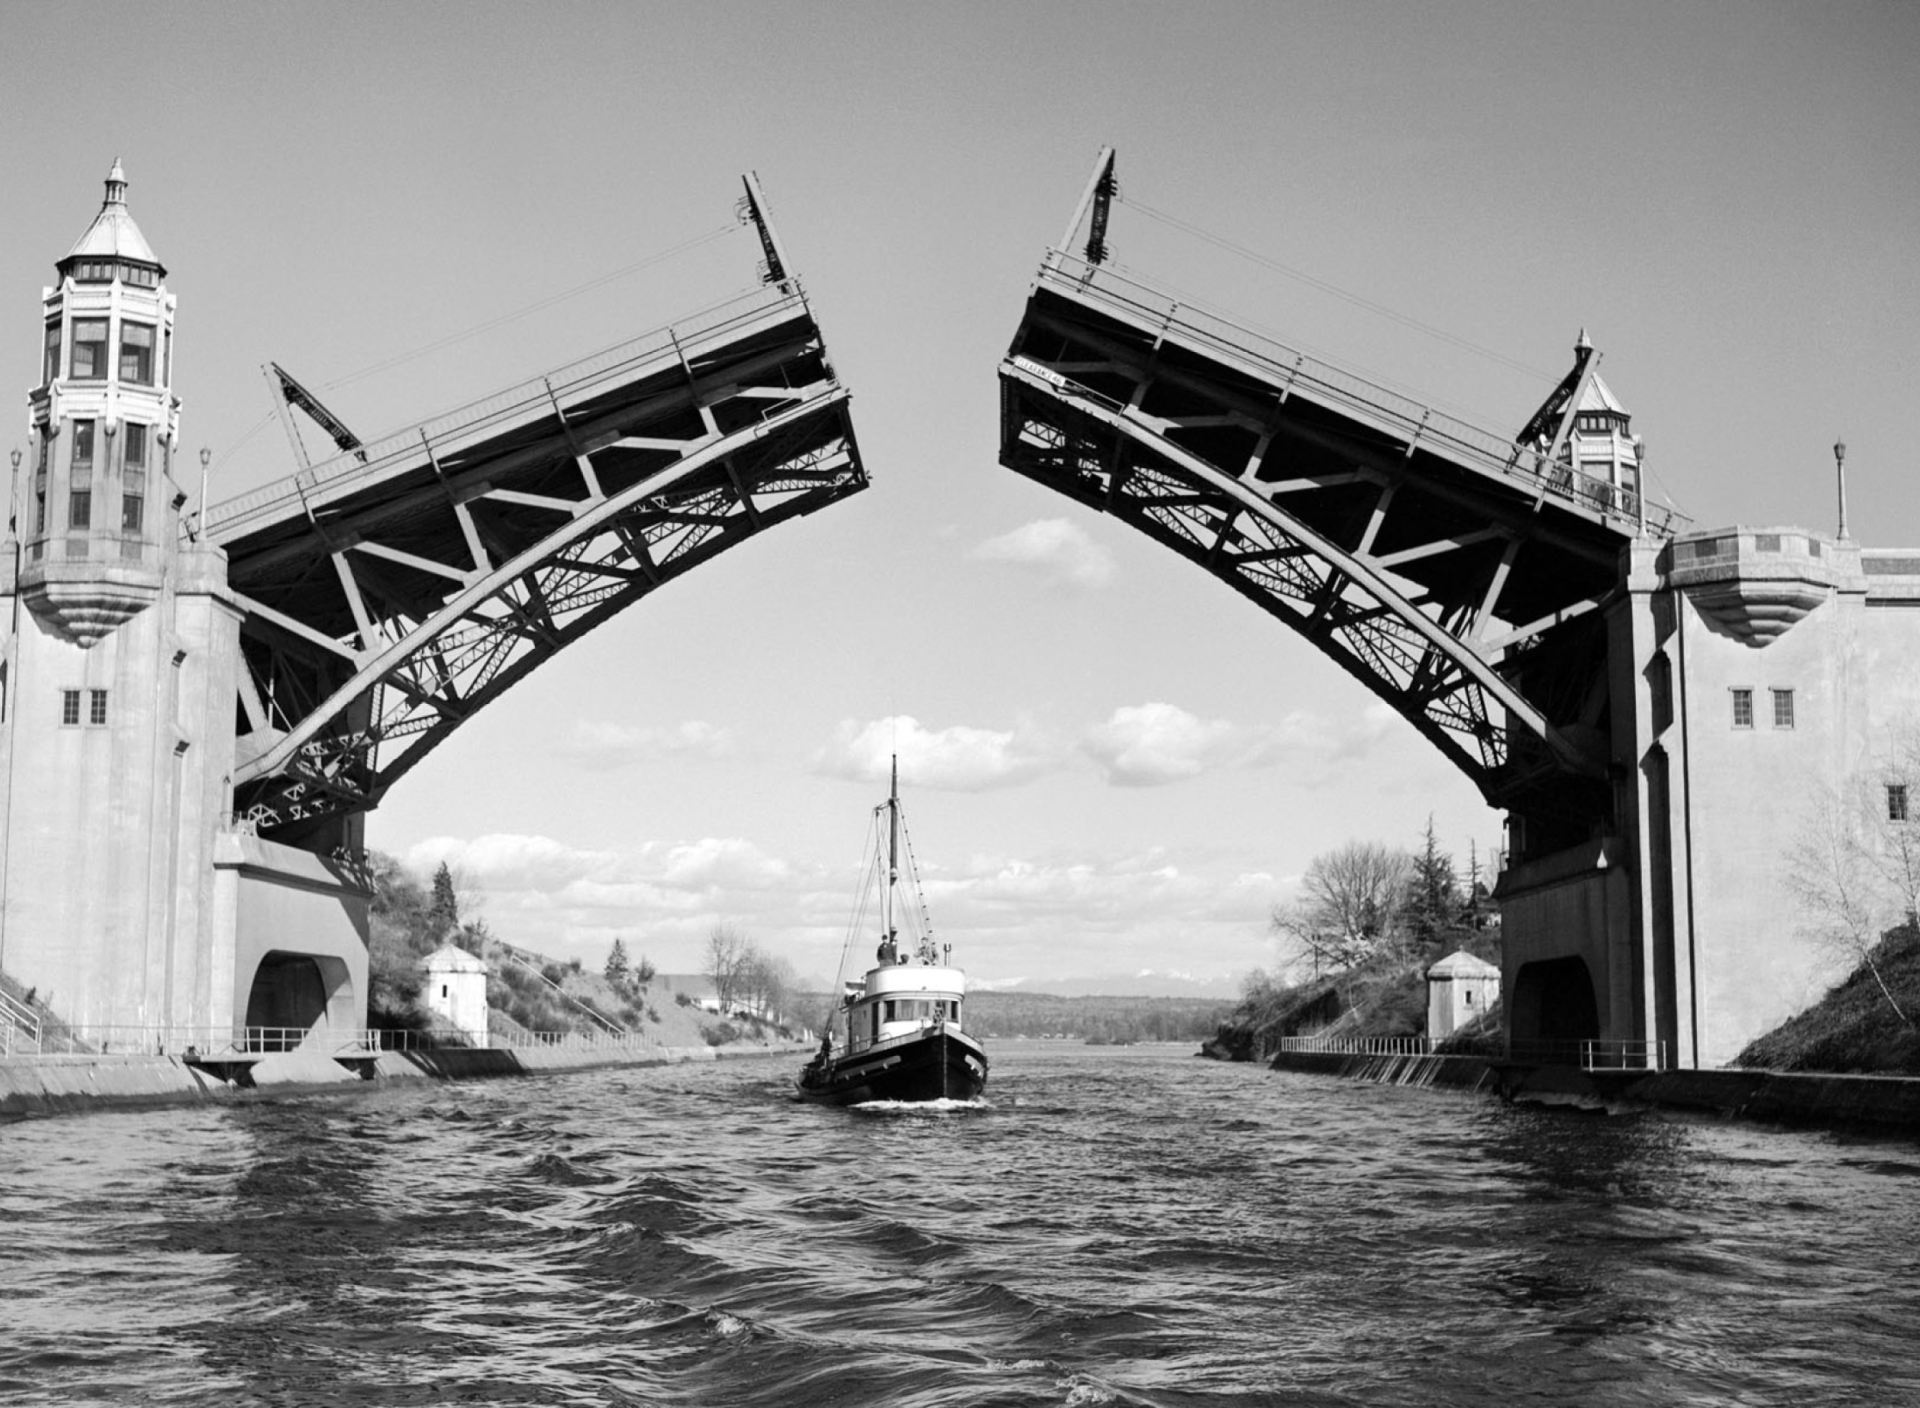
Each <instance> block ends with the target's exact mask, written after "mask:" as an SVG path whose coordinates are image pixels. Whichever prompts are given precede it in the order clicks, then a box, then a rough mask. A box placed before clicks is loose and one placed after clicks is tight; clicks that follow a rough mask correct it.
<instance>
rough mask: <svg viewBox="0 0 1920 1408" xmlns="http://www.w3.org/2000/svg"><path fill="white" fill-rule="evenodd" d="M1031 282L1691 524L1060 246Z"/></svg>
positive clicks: (1540, 477) (1567, 495)
mask: <svg viewBox="0 0 1920 1408" xmlns="http://www.w3.org/2000/svg"><path fill="white" fill-rule="evenodd" d="M1039 282H1040V283H1042V284H1047V285H1053V286H1056V287H1059V288H1061V289H1063V290H1066V291H1068V292H1071V293H1072V294H1074V295H1075V296H1076V297H1078V298H1080V299H1081V300H1083V301H1086V302H1090V303H1095V304H1104V305H1106V306H1107V307H1108V308H1110V309H1113V310H1115V311H1117V312H1119V313H1121V314H1122V315H1123V316H1124V317H1126V318H1128V319H1129V320H1130V321H1132V322H1135V323H1139V324H1143V325H1145V326H1147V327H1157V328H1158V330H1159V332H1160V333H1161V334H1162V335H1173V336H1176V337H1180V338H1184V339H1185V340H1186V341H1188V342H1190V343H1193V344H1197V345H1198V346H1199V348H1200V350H1202V351H1205V352H1207V353H1208V354H1209V355H1212V356H1215V357H1218V358H1219V359H1220V360H1222V361H1227V362H1237V363H1239V364H1240V366H1242V367H1243V368H1245V369H1246V370H1249V371H1251V372H1253V373H1254V374H1255V375H1256V376H1258V377H1259V378H1260V379H1261V380H1262V381H1267V382H1274V383H1277V384H1279V385H1281V386H1283V387H1286V388H1288V389H1289V390H1290V391H1291V390H1294V389H1305V390H1306V391H1307V392H1308V393H1309V394H1311V395H1314V396H1316V397H1317V398H1318V399H1320V400H1323V401H1327V402H1330V403H1333V404H1335V405H1338V406H1341V407H1343V408H1344V409H1346V410H1349V411H1354V412H1358V413H1359V414H1360V415H1361V416H1363V417H1365V418H1368V419H1372V420H1375V421H1377V422H1383V423H1384V427H1385V428H1386V429H1388V430H1389V431H1390V433H1392V434H1394V435H1395V436H1397V437H1398V438H1399V439H1401V440H1403V441H1405V442H1406V443H1408V444H1418V445H1421V446H1428V445H1437V447H1438V448H1440V449H1442V450H1443V451H1444V452H1445V453H1447V454H1450V455H1451V456H1452V457H1453V458H1455V459H1458V460H1463V461H1466V462H1468V463H1470V464H1472V465H1473V466H1474V467H1476V468H1478V469H1481V470H1483V471H1484V472H1487V473H1491V474H1496V475H1499V476H1500V477H1502V478H1505V479H1509V480H1513V481H1515V482H1517V483H1521V484H1524V485H1526V486H1527V488H1528V489H1529V490H1539V491H1542V492H1545V493H1546V494H1547V495H1548V496H1549V497H1552V498H1557V499H1562V500H1565V501H1568V502H1572V503H1577V504H1583V505H1585V506H1586V507H1588V508H1591V509H1595V510H1597V511H1598V512H1599V513H1600V514H1601V515H1602V516H1603V517H1606V518H1609V519H1612V520H1615V521H1616V522H1619V523H1623V524H1630V525H1632V526H1633V527H1634V528H1635V529H1636V530H1637V529H1638V527H1639V524H1640V522H1641V515H1642V513H1644V514H1645V523H1646V529H1647V531H1648V532H1649V533H1650V534H1652V535H1654V536H1657V537H1672V536H1673V535H1674V534H1675V533H1676V532H1680V531H1684V529H1685V528H1686V526H1687V525H1688V524H1689V523H1690V522H1691V520H1689V519H1688V518H1687V517H1686V515H1685V514H1682V513H1680V512H1679V511H1678V510H1677V509H1672V508H1667V507H1663V506H1661V505H1658V504H1652V503H1645V504H1643V503H1642V502H1641V496H1640V495H1637V494H1635V493H1633V492H1632V491H1630V490H1627V489H1622V488H1617V487H1616V486H1615V485H1614V484H1612V483H1611V482H1610V481H1608V480H1605V479H1599V478H1596V477H1594V476H1592V475H1588V474H1583V473H1582V472H1581V471H1580V470H1579V469H1578V468H1577V467H1575V466H1572V465H1569V464H1565V463H1562V462H1560V461H1558V460H1549V459H1547V458H1546V457H1545V456H1544V455H1541V454H1540V453H1538V452H1537V451H1534V450H1531V449H1528V448H1526V447H1524V446H1520V445H1516V444H1514V442H1513V440H1512V438H1511V437H1510V436H1505V435H1502V434H1500V433H1499V432H1498V431H1495V430H1489V429H1487V428H1486V427H1484V426H1479V425H1474V424H1472V423H1471V422H1468V421H1464V420H1461V419H1459V418H1458V417H1455V416H1450V415H1448V414H1446V413H1445V412H1443V411H1437V410H1435V409H1433V408H1432V407H1431V406H1425V405H1422V404H1421V403H1420V402H1418V401H1416V400H1414V399H1413V398H1412V397H1409V396H1404V395H1402V394H1401V393H1399V392H1397V391H1391V390H1389V389H1388V388H1386V387H1384V386H1381V385H1379V384H1378V383H1377V382H1373V381H1369V380H1368V379H1367V378H1366V377H1363V376H1360V375H1359V374H1358V373H1355V372H1351V371H1348V370H1347V369H1346V368H1344V367H1341V366H1337V365H1336V364H1334V363H1332V362H1328V361H1325V360H1324V359H1322V358H1319V357H1315V356H1312V355H1310V354H1308V353H1306V352H1303V351H1300V350H1299V349H1297V348H1293V347H1289V346H1287V345H1286V344H1285V343H1282V342H1280V341H1278V340H1277V339H1275V338H1272V337H1269V336H1268V335H1267V334H1265V333H1262V332H1258V331H1256V330H1255V329H1253V328H1250V327H1247V326H1245V325H1244V324H1241V323H1237V322H1235V321H1233V320H1232V319H1231V318H1228V317H1225V316H1223V315H1221V314H1218V313H1214V312H1211V311H1209V310H1208V309H1205V308H1200V307H1196V306H1195V305H1194V304H1193V303H1192V302H1191V301H1188V300H1183V299H1181V298H1178V297H1176V296H1175V295H1174V294H1172V293H1171V292H1169V291H1167V290H1165V289H1161V288H1157V287H1155V286H1154V285H1152V284H1150V283H1146V282H1143V281H1141V280H1140V279H1138V278H1132V277H1129V276H1128V275H1125V274H1121V273H1118V272H1116V271H1115V270H1113V269H1111V268H1109V267H1107V266H1106V265H1102V264H1089V263H1088V262H1087V261H1086V260H1084V259H1081V258H1079V257H1077V256H1075V255H1073V254H1071V253H1069V252H1067V251H1064V250H1052V251H1049V254H1048V258H1047V260H1046V262H1045V263H1043V264H1042V265H1041V269H1040V277H1039Z"/></svg>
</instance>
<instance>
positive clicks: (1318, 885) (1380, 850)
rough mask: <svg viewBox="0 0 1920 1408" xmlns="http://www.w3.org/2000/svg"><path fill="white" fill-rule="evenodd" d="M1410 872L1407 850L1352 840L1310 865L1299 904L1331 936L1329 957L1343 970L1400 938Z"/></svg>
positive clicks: (1317, 928)
mask: <svg viewBox="0 0 1920 1408" xmlns="http://www.w3.org/2000/svg"><path fill="white" fill-rule="evenodd" d="M1412 874H1413V861H1412V859H1411V858H1410V857H1409V856H1408V855H1407V853H1406V852H1405V851H1399V850H1395V849H1393V848H1392V847H1391V846H1384V845H1382V844H1380V843H1379V842H1378V841H1349V842H1347V844H1346V845H1344V846H1342V847H1340V848H1339V849H1338V850H1335V851H1327V852H1325V853H1323V854H1321V855H1317V856H1315V857H1314V858H1313V859H1312V861H1310V862H1309V863H1308V865H1307V870H1306V874H1305V875H1303V876H1302V877H1301V879H1300V893H1301V901H1302V903H1303V904H1304V905H1305V907H1306V911H1307V913H1308V915H1309V916H1310V917H1311V920H1312V924H1313V927H1314V929H1315V930H1316V931H1317V932H1319V933H1323V934H1326V935H1329V936H1330V943H1331V956H1332V957H1333V958H1335V959H1336V960H1337V961H1338V964H1339V966H1340V967H1344V968H1351V967H1352V966H1353V965H1354V964H1356V963H1359V962H1361V961H1362V960H1364V959H1367V958H1370V957H1372V956H1373V955H1375V954H1376V953H1379V952H1380V951H1381V950H1382V949H1384V948H1385V947H1386V946H1387V945H1388V944H1390V943H1392V942H1393V941H1394V940H1395V939H1397V938H1398V937H1399V935H1398V930H1399V927H1400V920H1401V907H1402V903H1403V900H1404V897H1405V895H1406V893H1407V886H1408V882H1409V880H1410V878H1411V877H1412Z"/></svg>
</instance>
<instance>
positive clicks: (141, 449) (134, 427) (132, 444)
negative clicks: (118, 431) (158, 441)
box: [126, 421, 147, 469]
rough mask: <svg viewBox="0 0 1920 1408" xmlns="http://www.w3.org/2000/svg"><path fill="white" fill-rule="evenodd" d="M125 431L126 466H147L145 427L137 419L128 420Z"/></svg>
mask: <svg viewBox="0 0 1920 1408" xmlns="http://www.w3.org/2000/svg"><path fill="white" fill-rule="evenodd" d="M126 432H127V468H128V469H145V468H146V467H147V428H146V427H145V426H144V425H141V424H139V423H138V422H137V421H129V422H127V425H126Z"/></svg>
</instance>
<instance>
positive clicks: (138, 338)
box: [120, 323, 153, 386]
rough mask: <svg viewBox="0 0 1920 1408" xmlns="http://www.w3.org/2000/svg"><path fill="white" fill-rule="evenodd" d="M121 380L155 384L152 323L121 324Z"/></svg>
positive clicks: (149, 384)
mask: <svg viewBox="0 0 1920 1408" xmlns="http://www.w3.org/2000/svg"><path fill="white" fill-rule="evenodd" d="M120 380H122V381H130V382H132V383H134V384H135V385H137V386H151V385H153V326H152V324H150V323H122V324H120Z"/></svg>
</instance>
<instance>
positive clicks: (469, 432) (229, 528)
mask: <svg viewBox="0 0 1920 1408" xmlns="http://www.w3.org/2000/svg"><path fill="white" fill-rule="evenodd" d="M805 306H806V299H805V297H804V296H803V295H802V294H800V293H799V292H797V291H782V290H780V289H777V288H773V287H763V288H756V289H753V290H751V291H749V292H747V293H743V294H739V295H737V296H735V297H733V298H729V299H727V300H725V301H723V302H720V303H716V304H714V305H712V306H711V307H708V308H705V309H702V310H701V311H700V312H698V313H695V314H693V315H692V316H690V317H687V318H684V319H682V320H680V321H679V322H677V323H672V324H669V325H667V326H666V327H662V328H656V329H654V330H653V331H651V332H646V333H642V334H640V335H639V336H638V337H635V338H631V339H629V340H628V341H626V342H622V343H620V344H618V345H617V346H614V347H609V348H607V349H606V350H605V351H602V352H597V353H595V354H594V355H592V356H590V357H585V358H582V359H581V360H579V361H577V362H570V363H568V364H567V365H566V366H563V367H560V368H558V369H557V370H555V371H552V372H549V373H548V374H546V375H545V376H540V377H533V378H531V379H529V380H527V381H523V382H520V383H518V384H516V385H514V386H510V387H508V388H506V389H505V390H503V391H499V392H496V393H494V394H493V395H491V396H488V397H485V398H483V399H481V400H478V401H473V402H470V403H468V404H466V405H463V406H460V407H457V408H456V409H454V410H451V411H447V412H445V413H444V414H441V415H439V416H435V417H434V418H433V419H431V420H428V421H425V422H423V423H421V424H419V425H414V426H409V427H408V428H407V429H405V430H401V431H397V432H395V433H394V434H392V435H389V436H386V437H385V438H383V439H380V440H375V441H372V442H370V443H368V444H365V445H362V446H361V447H360V448H359V449H357V450H347V451H344V452H342V453H341V454H338V455H335V456H334V457H333V458H331V459H328V460H323V461H322V462H321V463H319V464H316V465H314V466H312V467H311V468H309V469H304V470H302V471H300V472H299V473H298V474H294V475H290V476H288V477H287V478H284V479H279V480H276V481H274V482H273V483H271V484H266V485H262V486H261V487H260V488H258V489H255V490H252V491H251V492H249V493H245V494H241V495H239V496H238V497H236V498H232V499H228V500H226V501H224V502H222V503H217V504H214V505H212V506H210V507H208V508H207V509H206V510H205V511H204V513H203V519H202V522H201V523H200V525H199V529H200V531H201V532H202V533H203V534H209V535H212V536H214V537H216V538H218V539H220V540H222V541H227V540H231V539H233V538H236V537H239V536H240V535H242V534H244V533H246V532H248V531H250V530H251V529H253V528H255V527H258V526H260V525H261V524H264V523H267V522H271V521H272V520H274V519H277V518H279V517H281V516H283V515H284V514H286V513H287V512H288V511H289V510H291V509H292V508H294V507H296V506H298V505H301V504H306V503H311V502H312V501H313V500H315V499H316V498H318V497H320V496H321V495H323V494H324V495H326V496H328V497H332V496H333V495H335V494H337V493H338V492H340V491H342V490H345V489H349V488H352V487H354V486H355V485H359V484H364V483H369V482H372V481H374V480H378V479H381V478H383V477H385V476H386V475H389V474H392V473H394V472H396V471H398V470H403V469H408V468H412V467H415V466H417V465H419V464H421V463H422V462H423V461H424V456H425V453H426V450H427V448H428V447H429V446H430V447H431V449H432V451H433V453H434V454H435V455H438V456H441V457H443V458H444V457H447V456H450V455H455V454H458V453H459V452H460V451H461V450H462V449H464V448H466V447H468V446H470V445H473V444H476V443H478V442H479V441H482V440H486V439H489V438H491V437H493V436H497V435H500V434H502V433H504V432H505V431H507V430H510V429H512V428H514V427H515V426H516V425H519V424H524V423H526V422H528V421H530V420H534V419H537V418H541V417H550V416H552V415H553V414H554V402H555V400H556V399H557V400H558V401H559V403H560V404H561V405H562V406H565V405H567V404H569V403H570V402H577V401H579V400H581V399H583V398H585V397H588V396H591V395H593V394H594V393H596V392H598V391H601V390H606V389H611V388H612V387H613V386H615V385H618V384H620V383H621V382H625V381H630V380H633V379H635V378H636V377H637V376H638V375H639V374H640V373H641V372H642V371H643V370H644V369H646V368H649V367H651V366H655V365H657V366H662V367H666V366H671V365H672V364H673V363H674V362H676V361H681V362H684V361H686V360H687V359H688V358H689V355H690V354H692V353H694V352H697V351H700V350H702V349H704V348H707V347H710V346H713V345H715V344H718V343H724V342H727V341H730V340H732V339H734V338H735V337H737V336H739V335H740V334H741V333H742V332H744V331H746V330H747V329H749V328H751V327H753V326H754V325H755V324H758V323H761V322H764V321H767V320H768V319H769V318H770V317H772V316H776V315H777V316H781V317H784V316H786V315H788V314H790V313H791V312H792V311H793V310H794V309H796V308H804V307H805Z"/></svg>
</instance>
